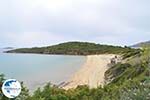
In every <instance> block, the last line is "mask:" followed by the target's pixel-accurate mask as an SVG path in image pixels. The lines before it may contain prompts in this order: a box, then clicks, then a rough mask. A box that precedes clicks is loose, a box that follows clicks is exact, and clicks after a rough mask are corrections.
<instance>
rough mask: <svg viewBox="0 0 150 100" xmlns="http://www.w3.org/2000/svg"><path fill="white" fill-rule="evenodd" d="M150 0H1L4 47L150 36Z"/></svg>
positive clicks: (0, 43)
mask: <svg viewBox="0 0 150 100" xmlns="http://www.w3.org/2000/svg"><path fill="white" fill-rule="evenodd" d="M149 4H150V0H0V47H7V46H9V47H35V46H47V45H53V44H57V43H61V42H67V41H86V42H95V43H100V44H109V45H121V46H124V45H132V44H135V43H138V42H142V41H147V40H150V11H149V10H150V6H149Z"/></svg>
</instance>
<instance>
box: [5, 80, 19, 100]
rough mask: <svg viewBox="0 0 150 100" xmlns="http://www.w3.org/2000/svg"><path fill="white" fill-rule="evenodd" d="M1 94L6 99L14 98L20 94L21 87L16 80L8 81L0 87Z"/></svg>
mask: <svg viewBox="0 0 150 100" xmlns="http://www.w3.org/2000/svg"><path fill="white" fill-rule="evenodd" d="M2 92H3V94H4V95H5V96H6V97H8V98H15V97H17V96H18V95H19V94H20V92H21V85H20V83H19V82H18V81H17V80H16V79H8V80H6V81H5V82H4V83H3V85H2Z"/></svg>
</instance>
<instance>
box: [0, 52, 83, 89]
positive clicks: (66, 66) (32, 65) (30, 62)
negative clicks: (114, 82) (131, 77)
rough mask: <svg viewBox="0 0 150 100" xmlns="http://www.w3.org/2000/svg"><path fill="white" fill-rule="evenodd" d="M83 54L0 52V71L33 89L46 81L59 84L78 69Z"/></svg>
mask: <svg viewBox="0 0 150 100" xmlns="http://www.w3.org/2000/svg"><path fill="white" fill-rule="evenodd" d="M85 60H86V58H85V57H84V56H66V55H40V54H10V53H9V54H7V53H0V73H3V74H5V77H6V78H15V79H17V80H19V81H23V82H24V83H25V85H26V86H27V87H28V88H29V89H30V90H34V89H36V88H37V87H39V86H43V85H44V84H45V83H47V82H51V83H54V84H59V83H61V82H63V81H65V80H67V79H69V78H70V77H71V75H73V73H74V72H76V71H77V70H79V68H80V67H81V66H82V65H83V63H84V62H85Z"/></svg>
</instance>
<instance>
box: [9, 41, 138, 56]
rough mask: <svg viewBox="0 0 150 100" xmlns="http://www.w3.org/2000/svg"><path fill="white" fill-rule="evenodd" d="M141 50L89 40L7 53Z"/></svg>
mask: <svg viewBox="0 0 150 100" xmlns="http://www.w3.org/2000/svg"><path fill="white" fill-rule="evenodd" d="M139 52H140V50H137V49H131V48H129V47H124V48H123V47H119V46H110V45H100V44H95V43H88V42H67V43H61V44H58V45H53V46H48V47H40V48H37V47H36V48H21V49H15V50H10V51H7V53H38V54H66V55H93V54H105V53H108V54H109V53H111V54H125V55H124V56H125V57H128V56H129V55H130V56H131V55H135V54H137V53H139Z"/></svg>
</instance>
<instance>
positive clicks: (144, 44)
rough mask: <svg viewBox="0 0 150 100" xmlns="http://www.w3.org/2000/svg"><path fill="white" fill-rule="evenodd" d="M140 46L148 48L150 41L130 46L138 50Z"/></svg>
mask: <svg viewBox="0 0 150 100" xmlns="http://www.w3.org/2000/svg"><path fill="white" fill-rule="evenodd" d="M142 46H150V41H146V42H140V43H137V44H135V45H132V46H131V47H135V48H139V47H142Z"/></svg>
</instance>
